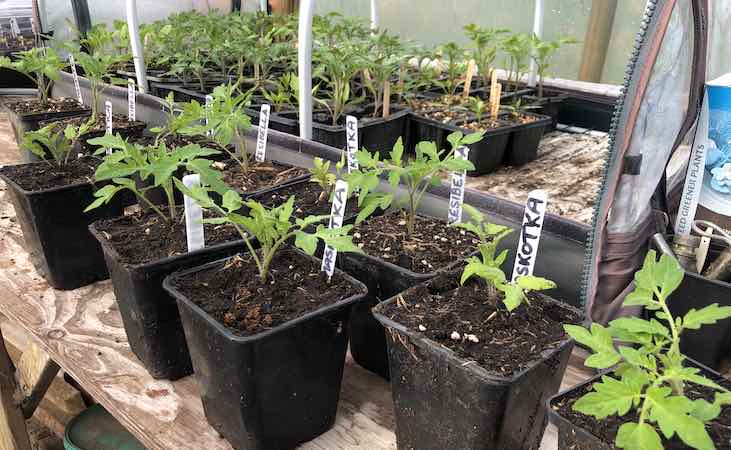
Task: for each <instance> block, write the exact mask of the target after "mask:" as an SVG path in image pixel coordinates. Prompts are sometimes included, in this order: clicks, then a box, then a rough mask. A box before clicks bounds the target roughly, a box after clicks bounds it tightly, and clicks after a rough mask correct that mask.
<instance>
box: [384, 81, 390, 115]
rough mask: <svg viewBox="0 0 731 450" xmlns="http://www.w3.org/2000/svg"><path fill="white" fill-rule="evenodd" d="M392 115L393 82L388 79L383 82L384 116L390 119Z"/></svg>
mask: <svg viewBox="0 0 731 450" xmlns="http://www.w3.org/2000/svg"><path fill="white" fill-rule="evenodd" d="M390 116H391V82H390V81H388V80H386V81H384V82H383V118H384V119H388V118H389V117H390Z"/></svg>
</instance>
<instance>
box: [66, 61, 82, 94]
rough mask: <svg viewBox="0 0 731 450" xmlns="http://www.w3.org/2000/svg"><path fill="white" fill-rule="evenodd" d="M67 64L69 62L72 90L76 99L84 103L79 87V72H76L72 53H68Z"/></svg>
mask: <svg viewBox="0 0 731 450" xmlns="http://www.w3.org/2000/svg"><path fill="white" fill-rule="evenodd" d="M69 64H71V75H72V76H73V78H74V90H75V91H76V99H77V100H78V101H79V103H81V104H82V105H83V104H84V99H83V98H82V97H81V88H80V87H79V74H78V73H76V60H75V59H74V55H69Z"/></svg>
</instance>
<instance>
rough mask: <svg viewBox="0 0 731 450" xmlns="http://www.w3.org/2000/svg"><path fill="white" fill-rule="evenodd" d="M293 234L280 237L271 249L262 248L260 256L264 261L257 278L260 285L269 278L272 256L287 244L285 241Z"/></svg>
mask: <svg viewBox="0 0 731 450" xmlns="http://www.w3.org/2000/svg"><path fill="white" fill-rule="evenodd" d="M294 234H295V233H294V232H290V233H287V234H285V235H284V236H282V237H281V238H280V239H279V240H278V241H277V242H275V243H274V245H272V248H270V249H268V250H266V249H264V248H263V247H262V256H263V258H264V260H263V261H262V264H261V266H260V267H259V278H261V281H262V283H264V282H266V280H267V277H268V276H269V266H270V265H271V264H272V261H273V260H274V255H276V254H277V251H278V250H279V247H281V246H282V245H283V244H284V243H285V242H287V239H289V238H291V237H292V236H294Z"/></svg>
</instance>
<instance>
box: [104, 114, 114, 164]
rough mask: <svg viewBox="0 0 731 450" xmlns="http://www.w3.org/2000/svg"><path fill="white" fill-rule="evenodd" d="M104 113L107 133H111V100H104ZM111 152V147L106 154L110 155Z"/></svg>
mask: <svg viewBox="0 0 731 450" xmlns="http://www.w3.org/2000/svg"><path fill="white" fill-rule="evenodd" d="M104 115H105V119H106V124H107V134H112V132H113V131H114V130H112V102H110V101H109V100H107V101H105V102H104ZM111 154H112V149H111V148H108V149H107V155H111Z"/></svg>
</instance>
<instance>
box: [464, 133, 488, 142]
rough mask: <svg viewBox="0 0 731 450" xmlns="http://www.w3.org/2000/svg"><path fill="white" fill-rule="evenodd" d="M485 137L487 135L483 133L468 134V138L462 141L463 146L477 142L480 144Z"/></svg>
mask: <svg viewBox="0 0 731 450" xmlns="http://www.w3.org/2000/svg"><path fill="white" fill-rule="evenodd" d="M484 135H485V133H484V132H482V131H481V132H479V133H472V134H468V135H467V136H465V137H464V139H462V144H463V145H472V144H475V143H477V142H480V141H481V140H482V138H483V137H484Z"/></svg>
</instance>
